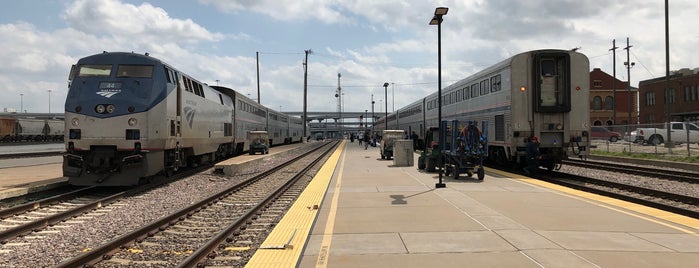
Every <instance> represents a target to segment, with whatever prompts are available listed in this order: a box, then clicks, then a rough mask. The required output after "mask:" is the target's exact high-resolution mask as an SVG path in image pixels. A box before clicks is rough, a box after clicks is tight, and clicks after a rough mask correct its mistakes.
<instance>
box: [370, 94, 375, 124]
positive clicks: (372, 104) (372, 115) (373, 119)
mask: <svg viewBox="0 0 699 268" xmlns="http://www.w3.org/2000/svg"><path fill="white" fill-rule="evenodd" d="M374 103H376V102H375V101H374V94H371V130H372V131H373V130H374V122H376V117H374Z"/></svg>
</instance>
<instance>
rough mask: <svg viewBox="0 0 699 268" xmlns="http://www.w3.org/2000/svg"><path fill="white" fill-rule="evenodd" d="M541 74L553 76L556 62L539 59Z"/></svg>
mask: <svg viewBox="0 0 699 268" xmlns="http://www.w3.org/2000/svg"><path fill="white" fill-rule="evenodd" d="M541 75H543V76H554V75H556V63H555V62H554V61H553V60H542V61H541Z"/></svg>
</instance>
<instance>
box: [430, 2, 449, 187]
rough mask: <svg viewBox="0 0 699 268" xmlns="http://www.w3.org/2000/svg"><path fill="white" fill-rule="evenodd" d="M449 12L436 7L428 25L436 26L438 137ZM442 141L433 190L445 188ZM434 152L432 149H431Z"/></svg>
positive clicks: (446, 9)
mask: <svg viewBox="0 0 699 268" xmlns="http://www.w3.org/2000/svg"><path fill="white" fill-rule="evenodd" d="M448 11H449V8H448V7H438V8H436V9H435V10H434V17H432V20H430V25H437V106H438V109H437V111H438V112H437V124H438V125H439V128H440V130H439V131H440V136H441V134H442V131H444V129H441V128H442V16H444V15H446V14H447V12H448ZM443 143H444V141H440V144H438V145H437V146H438V148H437V149H438V150H439V157H437V166H438V167H439V182H438V183H436V184H435V185H434V187H435V188H444V187H447V185H446V184H444V183H443V182H442V149H441V148H442V144H443ZM433 150H434V149H433Z"/></svg>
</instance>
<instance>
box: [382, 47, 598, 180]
mask: <svg viewBox="0 0 699 268" xmlns="http://www.w3.org/2000/svg"><path fill="white" fill-rule="evenodd" d="M589 66H590V63H589V60H588V58H587V57H586V56H585V55H583V54H581V53H578V52H574V51H568V50H535V51H528V52H524V53H521V54H518V55H515V56H513V57H511V58H509V59H506V60H504V61H502V62H500V63H498V64H495V65H493V66H490V67H488V68H486V69H485V70H483V71H480V72H478V73H476V74H474V75H471V76H469V77H467V78H464V79H462V80H460V81H458V82H456V83H454V84H452V85H449V86H448V87H446V88H444V89H443V90H442V120H459V122H468V121H478V122H481V121H488V122H489V124H488V128H489V129H488V131H487V133H488V158H489V160H491V161H494V162H499V163H507V162H511V163H514V164H517V163H524V162H525V156H526V153H525V147H526V142H527V139H528V138H529V137H532V136H536V137H538V139H539V142H540V151H541V154H542V160H541V161H540V164H541V166H543V167H545V168H547V169H549V170H550V169H554V168H558V167H560V163H561V161H562V160H564V159H567V158H568V157H569V156H582V157H585V156H587V155H588V154H589V150H588V148H589V140H590V137H589V133H590V126H589V114H590V113H589V112H590V111H589V94H590V85H589V84H590V79H589V77H590V76H589V73H590V67H589ZM437 97H438V96H437V93H436V92H435V93H433V94H431V95H429V96H427V97H425V98H422V99H420V100H418V101H416V102H413V103H411V104H409V105H408V106H406V107H403V108H401V109H398V110H397V111H396V112H395V113H392V114H389V115H388V117H384V118H381V119H379V120H377V122H376V124H375V125H374V129H375V130H382V129H383V128H385V127H384V125H385V123H386V121H385V120H388V122H387V123H388V128H389V129H400V130H404V131H407V132H408V133H412V132H413V131H415V132H416V133H418V134H419V136H420V137H421V139H422V138H423V137H425V133H426V129H428V128H430V127H436V126H438V122H437V117H438V115H437V113H438V107H439V105H438V103H437V101H438V99H437Z"/></svg>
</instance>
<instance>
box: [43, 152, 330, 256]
mask: <svg viewBox="0 0 699 268" xmlns="http://www.w3.org/2000/svg"><path fill="white" fill-rule="evenodd" d="M320 148H322V147H318V148H315V149H314V150H312V151H309V152H307V153H305V154H302V155H299V156H297V157H295V158H294V159H291V160H289V161H287V162H285V163H283V164H281V165H278V166H276V167H274V168H272V169H270V170H267V171H264V172H262V173H260V174H258V175H256V176H254V177H252V178H249V179H247V180H245V181H242V182H239V183H237V184H235V185H233V186H231V187H229V188H227V189H224V190H223V191H220V192H218V193H216V194H213V195H211V196H209V197H207V198H205V199H203V200H201V201H199V202H197V203H194V204H192V205H190V206H188V207H186V208H184V209H181V210H179V211H177V212H175V213H172V214H170V215H168V216H164V217H161V218H160V219H158V220H156V221H153V222H151V223H150V224H147V225H144V226H143V227H141V228H139V229H136V230H134V231H131V232H129V233H127V234H123V235H121V236H119V237H117V238H115V239H113V240H112V241H109V242H107V243H105V244H103V245H101V246H99V247H97V248H94V249H92V250H90V251H88V252H85V253H83V254H81V255H78V256H76V257H74V258H72V259H69V260H66V261H64V262H61V263H59V264H57V265H55V266H53V267H55V268H60V267H81V266H82V267H89V266H91V265H93V264H95V263H97V262H99V261H100V260H104V259H109V258H111V254H112V253H114V252H117V251H119V250H120V249H121V248H122V247H124V246H126V245H129V244H132V243H134V242H141V241H143V240H144V239H145V238H146V237H148V236H152V235H154V234H155V233H157V232H158V231H161V230H165V229H166V228H167V227H168V226H172V225H175V224H177V222H179V221H181V220H184V219H186V218H187V217H190V216H192V215H194V214H195V213H197V212H198V211H200V210H201V209H203V208H206V207H208V206H210V205H212V204H214V203H215V202H216V201H217V200H220V199H222V198H224V197H226V196H227V195H230V194H231V193H233V192H235V191H237V190H239V189H241V188H244V187H245V186H247V185H249V184H252V183H254V182H255V181H258V180H260V179H262V178H264V177H266V176H268V175H270V174H272V173H274V172H275V171H277V170H278V169H281V168H283V167H286V166H288V165H290V164H292V163H294V162H296V161H297V160H299V159H301V158H303V157H305V156H306V155H308V154H310V153H312V152H314V151H316V150H318V149H320Z"/></svg>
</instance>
